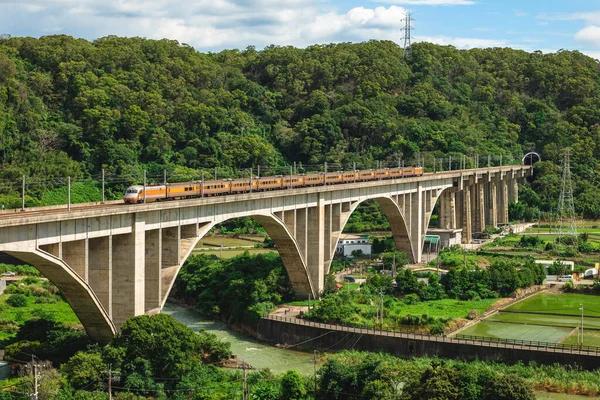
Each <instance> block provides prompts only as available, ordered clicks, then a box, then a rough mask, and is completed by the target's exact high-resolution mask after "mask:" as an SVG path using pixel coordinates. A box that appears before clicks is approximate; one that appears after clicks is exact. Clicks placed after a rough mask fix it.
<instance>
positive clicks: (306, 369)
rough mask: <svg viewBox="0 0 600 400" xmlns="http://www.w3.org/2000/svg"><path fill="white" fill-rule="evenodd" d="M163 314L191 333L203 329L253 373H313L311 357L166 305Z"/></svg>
mask: <svg viewBox="0 0 600 400" xmlns="http://www.w3.org/2000/svg"><path fill="white" fill-rule="evenodd" d="M163 313H165V314H168V315H171V316H172V317H173V318H175V319H176V320H177V321H179V322H181V323H184V324H185V325H187V326H188V327H190V328H191V329H193V330H194V331H198V330H200V329H204V330H206V331H208V332H210V333H214V334H215V335H217V337H218V338H219V339H220V340H222V341H227V342H230V343H231V352H232V353H233V354H235V355H236V356H237V357H238V359H240V360H242V361H244V362H246V363H248V364H250V365H251V366H252V367H253V368H255V369H263V368H269V369H270V370H271V371H272V372H273V373H276V374H282V373H285V372H287V371H288V370H291V369H293V370H296V371H298V372H299V373H300V374H302V375H308V374H312V373H313V370H314V365H313V357H314V356H313V354H312V353H306V352H302V351H296V350H290V349H282V348H277V347H275V346H273V345H270V344H266V343H265V342H262V341H260V340H257V339H254V338H251V337H249V336H248V335H246V334H244V333H241V332H236V331H234V330H232V329H230V328H229V327H227V325H226V324H225V323H224V322H220V321H213V320H211V319H210V318H208V317H205V316H204V315H202V314H200V313H199V312H197V311H193V310H190V309H188V308H186V307H184V306H182V305H177V304H174V303H170V302H169V303H167V304H166V305H165V307H164V309H163Z"/></svg>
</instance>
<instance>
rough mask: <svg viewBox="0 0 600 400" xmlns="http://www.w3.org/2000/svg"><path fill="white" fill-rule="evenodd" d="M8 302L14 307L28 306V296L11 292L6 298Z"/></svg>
mask: <svg viewBox="0 0 600 400" xmlns="http://www.w3.org/2000/svg"><path fill="white" fill-rule="evenodd" d="M6 304H8V305H9V306H12V307H25V306H27V296H25V295H23V294H11V295H10V296H8V299H6Z"/></svg>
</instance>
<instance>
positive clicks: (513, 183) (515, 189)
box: [508, 177, 519, 203]
mask: <svg viewBox="0 0 600 400" xmlns="http://www.w3.org/2000/svg"><path fill="white" fill-rule="evenodd" d="M508 182H509V183H508V200H509V201H512V202H515V203H518V202H519V181H518V180H517V178H515V177H513V178H510V179H509V181H508Z"/></svg>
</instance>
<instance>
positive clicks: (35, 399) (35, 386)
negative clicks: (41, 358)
mask: <svg viewBox="0 0 600 400" xmlns="http://www.w3.org/2000/svg"><path fill="white" fill-rule="evenodd" d="M31 371H32V372H33V400H38V375H37V368H36V365H35V356H34V355H33V354H32V355H31Z"/></svg>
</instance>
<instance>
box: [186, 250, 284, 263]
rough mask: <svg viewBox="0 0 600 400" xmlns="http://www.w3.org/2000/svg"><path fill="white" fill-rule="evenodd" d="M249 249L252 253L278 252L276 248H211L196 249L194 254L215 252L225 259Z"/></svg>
mask: <svg viewBox="0 0 600 400" xmlns="http://www.w3.org/2000/svg"><path fill="white" fill-rule="evenodd" d="M245 251H247V252H248V253H250V254H265V253H270V252H276V250H274V249H254V248H253V249H223V250H221V249H219V248H215V249H211V250H194V254H214V255H216V256H217V257H222V258H223V259H226V260H227V259H230V258H233V257H235V256H239V255H240V254H244V252H245Z"/></svg>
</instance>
